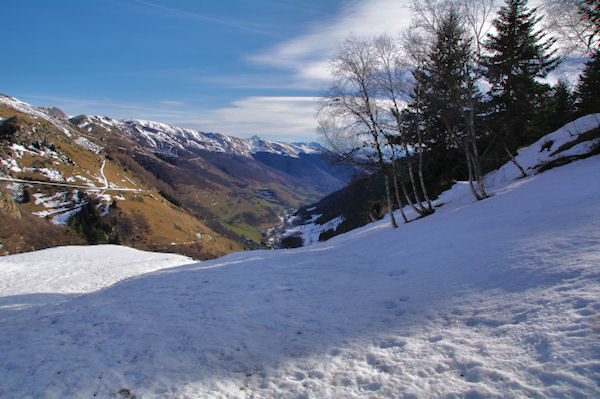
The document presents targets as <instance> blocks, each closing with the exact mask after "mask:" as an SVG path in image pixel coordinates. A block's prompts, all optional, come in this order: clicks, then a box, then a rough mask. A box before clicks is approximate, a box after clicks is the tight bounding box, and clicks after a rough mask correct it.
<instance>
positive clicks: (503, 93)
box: [483, 0, 558, 173]
mask: <svg viewBox="0 0 600 399" xmlns="http://www.w3.org/2000/svg"><path fill="white" fill-rule="evenodd" d="M539 21H540V18H538V17H537V16H536V9H531V10H530V9H528V8H527V0H506V4H505V5H504V6H503V7H502V8H501V9H500V10H499V12H498V17H497V18H496V19H495V20H494V21H493V26H494V28H495V30H496V33H495V34H490V35H489V36H488V40H487V41H486V42H485V44H484V45H485V48H486V50H487V51H488V52H489V53H490V55H489V56H488V57H486V58H485V59H484V61H483V64H484V66H485V68H486V77H487V79H488V81H489V82H490V84H491V85H492V87H491V92H490V95H491V101H490V105H491V106H492V113H491V115H492V126H493V128H494V129H495V130H496V133H497V134H498V135H499V138H500V140H499V142H500V143H501V144H502V145H503V146H504V149H505V150H506V152H507V154H508V155H509V156H510V157H511V159H512V160H513V162H516V161H515V160H514V157H513V154H514V152H515V151H516V149H517V148H518V147H519V146H521V145H523V144H527V143H529V142H531V141H532V140H534V139H536V138H537V137H535V134H534V133H535V131H536V129H534V128H533V127H532V126H530V125H531V122H532V120H533V119H534V117H535V113H536V111H537V110H538V108H539V106H540V104H541V99H542V97H543V95H544V94H545V92H546V91H548V90H549V89H550V88H549V86H548V85H545V84H542V83H540V82H539V81H538V79H539V78H544V77H545V76H546V75H547V74H548V73H549V72H550V71H552V70H553V69H554V68H555V67H556V65H557V64H558V59H557V58H556V57H554V52H553V51H552V50H551V46H552V44H553V43H554V40H553V39H546V38H545V35H544V34H542V33H540V32H538V31H536V30H535V26H536V24H537V23H538V22H539ZM517 166H518V165H517ZM522 173H524V172H523V171H522Z"/></svg>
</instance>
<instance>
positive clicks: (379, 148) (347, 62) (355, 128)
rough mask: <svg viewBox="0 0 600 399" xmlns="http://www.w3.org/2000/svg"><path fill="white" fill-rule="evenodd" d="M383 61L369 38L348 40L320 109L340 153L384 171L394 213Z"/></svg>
mask: <svg viewBox="0 0 600 399" xmlns="http://www.w3.org/2000/svg"><path fill="white" fill-rule="evenodd" d="M378 67H379V61H378V58H377V54H376V53H375V51H374V48H373V46H372V42H371V41H370V40H368V39H362V38H358V37H351V38H349V39H347V40H346V41H345V42H344V44H343V46H342V48H341V49H340V51H339V52H338V53H337V54H336V55H335V56H334V58H333V60H332V76H333V79H332V82H331V83H330V85H329V87H328V89H327V91H326V93H325V94H324V96H323V105H322V107H321V108H320V110H319V112H318V118H319V125H320V130H321V134H322V135H323V137H324V138H325V140H326V141H327V142H328V143H329V144H330V146H331V147H332V149H334V150H335V151H336V152H337V153H338V154H340V155H341V156H343V157H344V158H346V159H351V160H353V161H354V162H355V163H359V164H362V165H363V166H366V167H369V168H371V169H374V170H376V172H378V173H381V174H383V177H384V183H385V191H386V200H387V207H388V213H389V215H390V222H391V225H392V227H394V228H395V227H398V225H397V223H396V220H395V218H394V214H393V207H392V201H391V191H390V182H389V175H388V172H389V167H390V162H388V156H387V153H386V149H385V146H386V138H385V131H384V124H383V121H382V118H383V116H382V115H381V113H380V105H379V104H377V102H378V99H377V90H378V83H377V75H378Z"/></svg>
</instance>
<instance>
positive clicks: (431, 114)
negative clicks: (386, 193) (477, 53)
mask: <svg viewBox="0 0 600 399" xmlns="http://www.w3.org/2000/svg"><path fill="white" fill-rule="evenodd" d="M470 47H471V41H470V40H469V39H468V38H467V37H466V35H465V31H464V29H462V27H461V26H460V23H459V19H458V15H457V14H456V13H455V12H452V11H451V12H450V13H449V14H448V16H447V18H446V19H445V20H444V21H443V23H442V25H441V27H440V29H439V30H438V31H437V32H436V38H435V44H434V47H433V48H432V49H431V51H430V52H429V53H428V57H427V59H426V61H425V64H424V65H423V67H422V68H421V69H419V70H416V71H415V73H414V76H415V79H416V80H417V82H418V84H419V85H420V87H421V95H422V98H421V99H420V106H419V108H420V111H421V113H422V117H423V118H424V120H425V123H426V125H427V129H426V131H427V132H428V139H433V140H435V142H436V143H442V145H444V146H445V147H446V148H448V147H450V146H452V145H454V143H451V140H449V137H451V135H452V133H454V132H459V131H461V130H463V126H464V121H463V112H462V110H461V108H462V107H461V106H462V105H463V104H465V98H466V96H467V92H466V87H465V86H466V84H465V80H466V79H467V77H468V76H467V74H468V73H469V62H470V59H471V48H470ZM412 106H413V108H417V106H416V105H415V104H412Z"/></svg>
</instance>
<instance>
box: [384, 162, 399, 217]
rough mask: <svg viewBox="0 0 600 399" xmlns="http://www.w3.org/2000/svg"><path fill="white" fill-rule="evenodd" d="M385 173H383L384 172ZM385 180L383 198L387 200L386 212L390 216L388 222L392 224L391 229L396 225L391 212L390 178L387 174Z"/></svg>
mask: <svg viewBox="0 0 600 399" xmlns="http://www.w3.org/2000/svg"><path fill="white" fill-rule="evenodd" d="M384 173H385V172H384ZM384 178H385V179H384V180H385V196H386V198H387V206H388V212H389V214H390V222H391V223H392V227H393V228H397V227H398V224H397V223H396V219H395V218H394V211H393V210H392V195H391V193H390V177H389V176H388V174H387V173H385V176H384Z"/></svg>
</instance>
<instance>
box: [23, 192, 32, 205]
mask: <svg viewBox="0 0 600 399" xmlns="http://www.w3.org/2000/svg"><path fill="white" fill-rule="evenodd" d="M29 201H31V193H30V192H29V190H28V189H26V188H25V189H23V196H22V197H21V203H22V204H26V203H28V202H29Z"/></svg>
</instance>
